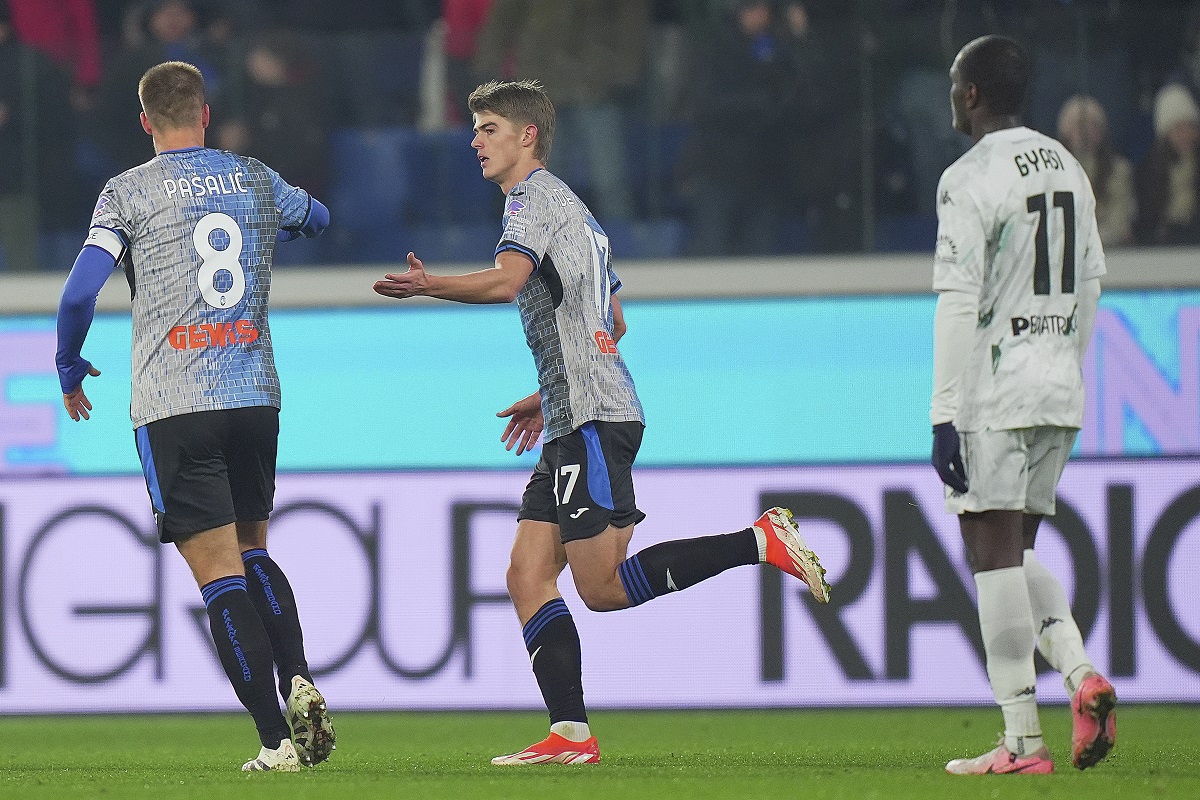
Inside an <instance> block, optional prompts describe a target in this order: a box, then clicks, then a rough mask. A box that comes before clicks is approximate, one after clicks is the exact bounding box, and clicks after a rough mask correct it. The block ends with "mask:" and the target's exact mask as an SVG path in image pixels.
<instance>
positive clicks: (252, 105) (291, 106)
mask: <svg viewBox="0 0 1200 800" xmlns="http://www.w3.org/2000/svg"><path fill="white" fill-rule="evenodd" d="M243 70H244V75H243V76H240V77H239V78H237V79H232V80H231V82H233V80H236V82H237V83H238V85H239V94H240V95H241V97H240V98H239V99H240V102H239V103H237V104H236V107H235V109H232V110H231V114H230V116H231V117H232V118H231V119H230V120H229V121H228V122H225V123H222V124H221V125H220V126H218V128H217V142H218V145H219V146H220V147H221V148H223V149H226V150H232V151H234V152H237V153H243V154H245V155H248V156H253V157H254V158H257V159H259V160H260V161H264V162H266V163H268V164H270V165H272V167H274V168H275V169H277V170H278V171H279V174H280V175H282V176H284V178H285V179H287V180H288V181H295V182H296V183H297V184H299V185H302V186H305V187H307V188H308V189H309V191H311V192H313V193H314V194H320V193H322V191H323V190H324V189H325V185H326V182H327V180H328V175H327V170H328V163H329V154H328V150H327V140H328V128H329V125H328V121H327V118H326V109H327V108H328V106H329V103H328V99H327V98H328V93H327V92H326V90H325V86H324V85H323V84H322V82H321V79H320V76H319V74H318V73H317V71H316V68H315V65H314V61H313V58H312V55H311V54H310V53H308V52H307V50H306V48H305V47H304V45H303V42H302V41H301V40H300V39H299V38H298V37H296V36H294V35H292V34H288V33H285V32H275V33H270V34H265V35H262V36H260V37H259V38H258V40H257V41H256V42H255V43H254V44H253V45H252V46H251V47H250V49H249V51H248V52H247V53H246V56H245V64H244V67H243ZM231 105H232V104H231Z"/></svg>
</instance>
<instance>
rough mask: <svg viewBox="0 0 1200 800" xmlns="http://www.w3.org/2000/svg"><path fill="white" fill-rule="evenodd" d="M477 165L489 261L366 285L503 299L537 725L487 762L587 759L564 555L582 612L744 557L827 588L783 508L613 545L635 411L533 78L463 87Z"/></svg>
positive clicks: (611, 311)
mask: <svg viewBox="0 0 1200 800" xmlns="http://www.w3.org/2000/svg"><path fill="white" fill-rule="evenodd" d="M468 106H469V107H470V109H471V112H472V114H473V122H474V130H475V138H474V140H473V141H472V143H471V145H472V147H474V148H475V151H476V153H477V156H478V158H479V163H480V166H481V167H482V169H483V177H484V178H486V179H488V180H490V181H493V182H495V183H497V184H499V186H500V188H501V189H503V190H504V192H505V194H506V195H507V200H506V203H505V208H504V230H503V233H502V234H501V239H500V243H499V245H498V246H497V247H496V254H495V256H496V261H495V266H494V267H493V268H491V269H485V270H481V271H478V272H472V273H469V274H466V275H458V276H440V275H432V274H430V273H428V272H426V271H425V268H424V265H423V264H422V263H421V261H420V260H419V259H418V258H417V257H416V256H415V255H414V254H413V253H409V254H408V267H409V268H408V271H407V272H404V273H402V274H389V275H386V276H385V277H384V279H383V280H381V281H378V282H376V283H375V286H374V289H375V291H376V292H378V293H379V294H382V295H386V296H388V297H396V298H405V297H413V296H416V295H428V296H431V297H439V298H442V299H445V300H456V301H458V302H462V303H507V302H511V301H513V300H516V302H517V306H518V309H519V311H520V315H521V322H522V325H523V326H524V329H525V337H526V341H527V342H528V344H529V348H530V350H532V351H533V358H534V363H535V365H536V367H537V373H538V384H539V387H540V391H539V392H538V393H535V394H532V395H530V396H529V397H526V398H524V399H522V400H519V401H518V402H517V403H515V404H513V405H512V406H511V407H509V408H508V409H505V410H504V411H502V412H500V414H499V416H503V417H509V418H510V420H509V423H508V426H507V428H506V430H505V432H504V434H503V436H502V437H501V438H502V439H503V440H504V441H506V442H507V445H508V448H509V449H511V448H512V447H513V446H514V445H516V447H517V452H518V454H519V453H520V452H522V451H523V450H525V449H528V448H529V447H530V446H532V445H533V444H534V442H535V441H536V440H537V438H538V435H539V434H540V433H542V430H543V426H544V429H545V444H544V446H543V449H542V457H541V460H540V461H539V462H538V464H537V466H536V468H535V469H534V473H533V477H532V478H531V479H530V481H529V485H528V486H527V487H526V489H525V494H524V497H523V498H522V501H521V510H520V513H519V514H518V517H517V520H518V521H517V534H516V540H515V542H514V544H513V549H512V557H511V562H510V565H509V568H508V574H507V583H508V592H509V596H510V597H511V598H512V601H513V605H514V606H515V607H516V612H517V616H518V618H519V619H520V621H521V625H522V626H523V634H524V639H525V647H526V649H527V650H528V652H529V660H530V663H531V665H532V667H533V673H534V676H535V677H536V679H537V683H538V686H539V688H540V689H541V692H542V697H543V699H544V700H545V702H546V707H547V709H548V710H549V712H550V723H551V725H550V735H549V736H548V737H547V738H546V739H544V740H542V741H540V742H538V743H536V744H534V745H531V746H530V747H528V748H526V749H525V750H522V751H520V752H517V753H513V754H511V755H504V756H499V757H497V758H494V759H492V763H493V764H540V763H554V762H556V763H563V764H590V763H595V762H597V761H599V760H600V749H599V746H598V745H597V743H596V738H595V737H594V736H593V735H592V733H591V731H590V729H589V728H588V717H587V711H586V709H585V707H584V700H583V681H582V676H581V655H580V645H579V634H578V632H577V631H576V628H575V622H574V620H573V619H572V618H571V612H570V611H569V610H568V609H567V605H566V603H564V602H563V599H562V596H561V595H560V594H559V591H558V578H559V575H560V574H561V573H562V571H563V568H564V567H566V566H567V565H570V567H571V574H572V576H573V577H574V579H575V587H576V589H578V591H579V595H580V597H581V598H582V599H583V601H584V603H585V604H586V605H587V607H588V608H589V609H591V610H593V611H615V610H618V609H623V608H630V607H632V606H636V605H640V604H641V603H645V602H647V601H649V600H652V599H653V598H655V597H659V596H661V595H664V594H667V593H669V592H675V591H679V590H681V589H686V588H688V587H689V586H693V585H695V584H697V583H699V582H701V581H703V580H706V579H708V578H711V577H712V576H714V575H716V574H718V573H720V572H723V571H724V570H726V569H729V568H731V567H736V566H740V565H743V564H758V563H763V562H765V563H769V564H772V565H774V566H776V567H778V568H779V569H781V570H783V571H785V572H787V573H789V574H791V575H794V576H796V577H797V578H799V579H800V580H802V581H804V582H805V583H806V584H807V585H808V588H809V590H810V591H811V592H812V594H813V596H814V597H816V598H817V600H818V601H821V602H827V601H828V599H829V585H828V584H827V583H826V582H825V577H824V570H823V569H822V568H821V565H820V563H819V562H818V561H817V557H816V555H814V554H813V553H812V551H810V550H809V549H808V548H807V547H806V546H805V544H804V542H803V540H802V539H801V538H800V534H799V532H798V531H797V530H796V527H795V524H794V523H793V521H792V518H791V513H790V512H789V511H787V510H786V509H782V508H772V509H769V510H767V511H766V512H765V513H764V514H763V515H762V516H761V517H760V518H759V519H758V520H757V521H756V522H755V523H754V524H753V525H752V526H750V527H748V528H745V529H743V530H740V531H737V532H735V533H728V534H723V535H718V536H707V537H702V538H694V539H681V540H677V541H671V542H665V543H663V544H658V545H654V546H652V547H648V548H646V549H644V550H642V551H640V552H639V553H637V554H636V555H633V556H629V557H626V555H627V551H628V548H629V541H630V538H631V537H632V536H633V528H634V525H635V524H637V523H638V522H641V521H642V520H643V519H644V518H645V514H643V513H642V512H641V511H639V510H638V508H637V505H636V502H635V499H634V490H633V478H632V474H631V468H632V466H633V460H634V458H635V456H636V455H637V451H638V447H639V445H640V444H641V440H642V430H643V427H644V424H645V420H644V418H643V415H642V406H641V403H640V401H639V400H638V396H637V392H636V391H635V390H634V385H633V379H632V378H631V377H630V374H629V370H628V369H627V368H626V366H625V362H624V361H623V360H622V358H621V355H620V353H619V352H618V350H617V341H618V340H619V339H620V338H621V335H622V334H623V333H624V331H625V322H624V318H623V315H622V313H621V304H620V302H619V301H618V300H617V298H616V297H615V296H614V293H615V292H616V291H617V290H618V289H619V288H620V286H621V283H620V281H619V280H618V279H617V276H616V274H615V273H614V272H613V269H612V258H611V253H610V250H609V243H608V237H607V236H606V235H605V234H604V230H603V229H602V228H601V227H600V225H599V224H597V222H596V220H595V218H593V217H592V215H591V213H590V212H589V211H588V209H587V207H586V206H585V205H584V204H583V203H582V202H581V201H580V200H579V198H578V197H576V196H575V194H574V193H573V192H572V191H571V189H570V187H568V186H567V185H566V184H565V183H563V182H562V181H561V180H559V179H558V178H557V177H555V176H554V175H552V174H551V173H549V172H547V171H546V169H545V164H546V159H547V157H548V156H549V155H550V147H551V144H552V142H553V139H554V107H553V105H552V104H551V103H550V100H549V98H548V97H547V96H546V93H545V91H544V90H543V89H542V86H541V85H540V84H539V83H538V82H536V81H515V82H491V83H487V84H484V85H482V86H480V87H479V88H477V89H476V90H475V91H474V92H472V93H471V95H470V97H469V99H468Z"/></svg>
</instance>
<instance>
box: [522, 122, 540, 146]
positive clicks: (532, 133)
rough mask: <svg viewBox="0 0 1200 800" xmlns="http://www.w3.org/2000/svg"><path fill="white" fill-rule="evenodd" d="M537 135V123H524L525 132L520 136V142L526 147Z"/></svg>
mask: <svg viewBox="0 0 1200 800" xmlns="http://www.w3.org/2000/svg"><path fill="white" fill-rule="evenodd" d="M537 135H538V129H537V125H526V126H525V134H524V135H523V136H522V137H521V144H522V145H525V146H526V147H528V146H529V145H531V144H533V143H534V141H535V140H536V139H537Z"/></svg>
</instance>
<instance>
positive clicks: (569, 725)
mask: <svg viewBox="0 0 1200 800" xmlns="http://www.w3.org/2000/svg"><path fill="white" fill-rule="evenodd" d="M550 732H551V733H557V734H558V735H559V736H561V737H563V738H564V739H566V740H567V741H571V742H586V741H587V740H588V739H590V738H592V732H591V729H589V728H588V724H587V723H586V722H556V723H554V724H553V725H551V726H550Z"/></svg>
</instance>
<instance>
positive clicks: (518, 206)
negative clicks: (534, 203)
mask: <svg viewBox="0 0 1200 800" xmlns="http://www.w3.org/2000/svg"><path fill="white" fill-rule="evenodd" d="M524 210H525V204H524V203H522V202H521V201H520V200H518V199H517V198H515V197H514V198H512V199H511V200H509V201H508V205H507V206H506V207H505V209H504V213H506V214H508V215H509V216H510V217H515V216H516V215H517V214H520V213H521V212H522V211H524Z"/></svg>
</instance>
